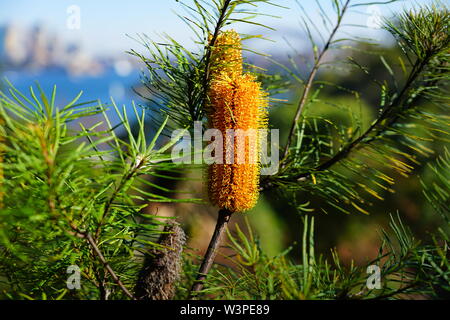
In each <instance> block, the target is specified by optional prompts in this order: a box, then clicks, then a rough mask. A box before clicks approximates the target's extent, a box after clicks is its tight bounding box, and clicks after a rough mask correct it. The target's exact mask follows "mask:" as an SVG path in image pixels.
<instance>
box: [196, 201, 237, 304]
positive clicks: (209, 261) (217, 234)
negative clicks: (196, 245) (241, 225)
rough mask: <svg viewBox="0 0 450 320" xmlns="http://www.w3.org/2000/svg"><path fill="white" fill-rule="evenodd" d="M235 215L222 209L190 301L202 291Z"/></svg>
mask: <svg viewBox="0 0 450 320" xmlns="http://www.w3.org/2000/svg"><path fill="white" fill-rule="evenodd" d="M232 214H233V213H232V212H230V211H228V210H225V209H222V210H220V211H219V216H218V217H217V224H216V228H215V230H214V233H213V235H212V238H211V241H210V242H209V246H208V249H207V250H206V253H205V256H204V258H203V262H202V264H201V266H200V269H199V271H198V274H197V278H196V280H195V282H194V285H193V286H192V289H191V292H190V294H189V299H194V298H195V295H196V294H197V293H198V292H199V291H200V290H202V288H203V284H204V281H205V279H206V276H207V274H208V272H209V270H210V269H211V266H212V265H213V262H214V259H215V257H216V255H217V249H218V248H219V246H220V243H221V238H222V235H223V233H224V231H225V229H226V227H227V225H228V222H229V221H230V218H231V215H232Z"/></svg>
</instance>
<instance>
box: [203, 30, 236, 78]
mask: <svg viewBox="0 0 450 320" xmlns="http://www.w3.org/2000/svg"><path fill="white" fill-rule="evenodd" d="M209 41H211V36H210V37H209ZM242 64H243V60H242V45H241V38H240V37H239V34H238V33H237V32H236V31H234V30H228V31H223V32H221V33H219V35H218V36H217V39H216V42H215V44H214V46H213V47H212V50H211V66H212V68H211V72H212V76H213V77H214V76H216V75H220V74H221V73H222V72H225V73H227V74H230V73H238V74H241V73H242Z"/></svg>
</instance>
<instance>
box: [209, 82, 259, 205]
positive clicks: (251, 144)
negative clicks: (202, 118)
mask: <svg viewBox="0 0 450 320" xmlns="http://www.w3.org/2000/svg"><path fill="white" fill-rule="evenodd" d="M209 93H210V95H209V96H210V101H211V105H212V106H213V108H211V112H210V115H209V117H210V124H211V126H212V127H213V128H216V129H219V130H220V131H221V133H222V135H223V137H224V151H223V159H224V163H223V164H212V165H210V168H209V196H210V200H211V202H212V203H213V204H215V205H217V206H219V207H220V208H221V209H227V210H229V211H231V212H238V211H246V210H249V209H251V208H253V207H254V206H255V204H256V202H257V200H258V195H259V190H258V189H259V172H260V166H259V135H258V129H262V128H264V127H265V126H266V123H267V121H266V119H267V114H266V113H267V111H266V108H267V98H266V93H265V92H264V91H263V90H262V89H261V86H260V84H259V83H258V82H256V81H255V78H254V77H253V76H251V75H239V74H236V73H234V74H231V76H228V75H226V74H224V73H222V75H221V77H219V78H217V79H216V80H214V81H213V82H212V84H211V87H210V91H209ZM229 129H233V130H234V132H235V133H236V130H238V129H241V130H243V132H244V131H245V137H246V138H245V140H244V138H242V137H241V138H239V137H237V138H234V143H233V141H231V140H230V142H231V144H227V138H226V132H227V130H229ZM239 139H242V140H241V143H242V146H243V147H241V148H239V147H240V145H239V143H238V141H239ZM227 149H228V150H229V151H232V154H233V157H230V156H229V158H228V159H227ZM240 157H241V158H240Z"/></svg>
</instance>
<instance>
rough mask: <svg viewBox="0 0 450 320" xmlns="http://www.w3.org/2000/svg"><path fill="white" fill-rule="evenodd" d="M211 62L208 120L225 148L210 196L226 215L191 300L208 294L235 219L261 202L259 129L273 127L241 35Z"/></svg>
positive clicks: (223, 40)
mask: <svg viewBox="0 0 450 320" xmlns="http://www.w3.org/2000/svg"><path fill="white" fill-rule="evenodd" d="M210 42H211V39H210ZM211 62H212V65H211V82H210V84H209V87H208V91H207V95H208V97H207V98H208V106H207V115H208V120H209V126H210V128H214V129H217V130H219V131H220V133H221V135H222V139H223V140H222V142H223V145H222V149H221V150H220V151H218V150H215V152H220V153H221V154H220V155H217V154H214V158H215V160H216V161H215V163H213V164H211V165H210V166H209V167H208V193H209V198H210V200H211V202H212V203H213V204H214V205H217V206H218V207H219V208H220V211H219V215H218V218H217V224H216V228H215V230H214V233H213V236H212V238H211V241H210V243H209V246H208V249H207V251H206V253H205V256H204V258H203V262H202V265H201V266H200V269H199V272H198V275H197V279H196V282H195V283H194V285H193V286H192V290H191V294H190V297H195V294H196V293H197V292H198V291H200V290H201V289H202V287H203V281H204V279H205V278H206V275H207V274H208V272H209V270H210V268H211V266H212V264H213V262H214V258H215V256H216V254H217V252H216V250H217V248H218V247H219V245H220V242H221V237H222V235H223V233H224V231H225V229H226V226H227V224H228V222H229V221H230V218H231V215H232V214H233V213H234V212H239V211H246V210H249V209H251V208H253V207H254V206H255V204H256V202H257V200H258V193H259V174H260V166H259V149H260V145H259V143H260V141H259V140H260V139H259V129H264V128H265V127H266V126H267V121H266V119H267V94H266V93H265V92H264V91H263V90H262V88H261V85H260V84H259V83H258V82H257V81H256V79H255V77H254V76H252V75H249V74H243V71H242V70H243V69H242V65H243V62H242V46H241V41H240V37H239V35H238V34H237V33H236V32H235V31H233V30H231V31H225V32H222V33H220V34H219V35H218V36H217V39H216V41H215V43H214V44H213V46H212V50H211ZM217 160H219V161H217Z"/></svg>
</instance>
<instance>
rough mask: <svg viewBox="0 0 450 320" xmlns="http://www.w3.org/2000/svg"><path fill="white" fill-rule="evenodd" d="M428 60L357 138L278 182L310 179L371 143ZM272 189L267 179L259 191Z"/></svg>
mask: <svg viewBox="0 0 450 320" xmlns="http://www.w3.org/2000/svg"><path fill="white" fill-rule="evenodd" d="M430 59H431V57H425V59H423V60H420V61H419V60H418V61H416V64H415V65H414V66H413V68H412V70H411V73H410V75H409V77H408V80H407V81H406V83H405V85H404V87H403V89H402V91H401V92H400V93H399V94H398V96H397V98H396V99H394V100H393V101H392V103H391V104H390V105H389V106H387V107H386V108H385V109H384V110H383V112H382V113H381V115H380V116H379V117H378V118H377V119H376V120H375V121H374V122H373V123H372V125H371V126H370V127H369V128H368V129H367V130H366V131H365V132H364V133H363V134H361V135H360V136H359V137H358V138H356V139H355V140H353V141H352V142H351V143H349V144H347V145H346V146H345V147H343V148H342V149H341V150H340V151H338V152H337V153H336V154H335V155H334V156H333V157H332V158H330V159H328V160H326V161H325V162H323V163H321V164H319V165H318V166H317V167H315V168H313V169H311V170H309V171H308V172H304V173H301V174H298V175H296V176H295V177H289V178H288V179H283V178H278V179H277V180H278V181H279V182H281V181H286V180H287V181H303V180H305V179H306V178H308V177H310V176H311V175H312V174H313V173H316V172H321V171H325V170H327V169H329V168H330V167H332V166H333V165H335V164H336V163H338V162H339V161H340V160H342V159H344V158H345V157H347V156H348V154H349V153H350V152H352V151H353V150H355V149H357V148H358V147H359V146H360V145H361V143H362V142H363V141H365V142H366V143H369V142H371V141H373V140H374V139H375V138H374V137H377V136H379V135H380V134H381V133H382V132H383V130H384V129H385V128H386V127H388V126H389V125H392V123H394V122H395V121H396V120H397V119H398V118H399V115H396V116H395V117H393V118H392V119H391V120H390V121H389V122H388V123H386V124H384V125H382V126H381V127H380V125H381V124H382V122H383V121H384V120H386V119H388V118H389V116H390V114H391V113H392V111H393V110H394V108H396V107H398V106H402V105H403V103H404V100H405V99H406V98H407V97H408V96H407V95H406V94H407V93H408V90H409V89H410V87H411V85H412V84H413V83H414V82H415V81H416V80H417V78H418V77H419V76H420V74H421V73H422V71H423V69H424V68H425V67H426V65H427V64H428V62H429V60H430ZM418 97H419V96H416V97H415V98H414V99H413V100H412V101H415V100H416V99H418ZM412 101H411V102H412ZM376 129H377V130H376ZM375 130H376V132H375V133H374V135H373V137H372V138H370V140H366V138H368V137H369V135H370V134H371V133H372V132H373V131H375ZM273 187H275V185H274V184H273V183H272V182H271V181H270V178H269V179H268V180H266V181H264V182H262V184H261V187H260V191H265V190H269V189H272V188H273Z"/></svg>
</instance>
